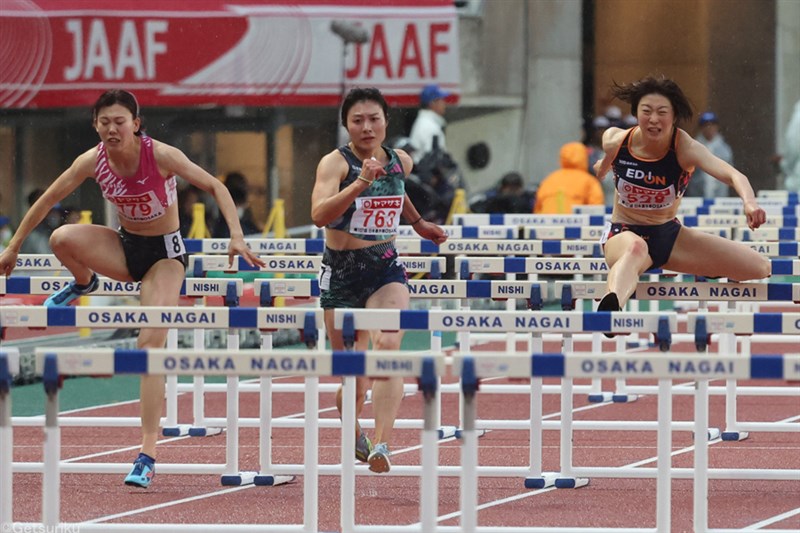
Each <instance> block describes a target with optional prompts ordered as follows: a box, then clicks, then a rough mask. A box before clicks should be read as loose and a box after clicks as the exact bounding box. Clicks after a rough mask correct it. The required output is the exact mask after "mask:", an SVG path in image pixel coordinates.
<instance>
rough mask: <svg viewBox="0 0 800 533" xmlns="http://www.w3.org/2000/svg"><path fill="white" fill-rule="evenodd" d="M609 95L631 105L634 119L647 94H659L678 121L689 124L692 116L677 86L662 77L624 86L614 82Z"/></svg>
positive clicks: (684, 96)
mask: <svg viewBox="0 0 800 533" xmlns="http://www.w3.org/2000/svg"><path fill="white" fill-rule="evenodd" d="M611 93H612V94H613V95H614V96H615V97H617V98H619V99H620V100H622V101H623V102H627V103H629V104H631V114H632V115H633V116H635V117H637V116H638V113H637V111H638V109H639V101H640V100H641V99H642V97H644V96H647V95H648V94H660V95H661V96H664V97H665V98H666V99H667V100H669V102H670V104H672V110H673V111H674V112H675V118H676V119H678V120H679V121H680V120H684V121H687V122H691V120H692V116H694V112H693V111H692V105H691V104H690V103H689V99H688V98H687V97H686V95H685V94H683V91H682V90H681V88H680V87H679V86H678V84H677V83H675V82H674V81H673V80H671V79H669V78H667V77H665V76H663V75H662V76H648V77H646V78H642V79H641V80H639V81H634V82H632V83H629V84H626V85H620V84H618V83H617V82H614V85H613V86H612V87H611Z"/></svg>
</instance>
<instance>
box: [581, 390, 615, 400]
mask: <svg viewBox="0 0 800 533" xmlns="http://www.w3.org/2000/svg"><path fill="white" fill-rule="evenodd" d="M613 397H614V394H613V393H611V392H600V393H598V394H595V393H592V394H590V395H589V396H587V400H588V401H589V402H591V403H605V402H610V401H611V399H612V398H613Z"/></svg>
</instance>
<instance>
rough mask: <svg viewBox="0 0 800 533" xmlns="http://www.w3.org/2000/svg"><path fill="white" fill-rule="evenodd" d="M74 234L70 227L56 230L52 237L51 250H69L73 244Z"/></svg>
mask: <svg viewBox="0 0 800 533" xmlns="http://www.w3.org/2000/svg"><path fill="white" fill-rule="evenodd" d="M72 234H73V231H72V228H71V227H69V225H67V226H61V227H60V228H56V229H55V230H54V231H53V233H52V234H51V235H50V249H51V250H53V252H58V251H61V250H66V249H68V248H69V247H70V246H71V245H72V243H73V238H72Z"/></svg>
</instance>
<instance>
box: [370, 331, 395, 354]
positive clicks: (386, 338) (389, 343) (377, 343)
mask: <svg viewBox="0 0 800 533" xmlns="http://www.w3.org/2000/svg"><path fill="white" fill-rule="evenodd" d="M372 347H373V349H375V350H399V349H400V337H399V336H398V335H397V334H392V333H384V334H382V335H377V336H376V338H375V339H373V341H372Z"/></svg>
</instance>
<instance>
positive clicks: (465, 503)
mask: <svg viewBox="0 0 800 533" xmlns="http://www.w3.org/2000/svg"><path fill="white" fill-rule="evenodd" d="M189 354H190V351H186V350H184V351H171V350H164V349H161V350H129V351H128V353H126V354H125V355H126V356H125V357H123V356H122V354H120V356H119V357H117V356H115V357H113V358H108V357H97V356H96V355H95V354H88V353H84V356H83V357H84V362H85V363H87V364H85V365H84V367H85V368H86V371H87V372H89V371H92V372H94V371H98V370H101V369H102V370H103V371H105V372H112V373H115V374H116V373H148V374H163V373H168V372H174V371H175V370H176V367H178V366H180V365H179V364H178V363H176V362H175V358H176V357H191V358H201V359H202V358H207V357H209V356H208V355H207V354H194V355H189ZM39 355H40V356H41V357H37V363H39V364H41V365H42V369H43V370H42V371H43V374H44V383H45V390H46V394H47V401H48V404H49V408H48V413H49V415H50V417H51V419H52V420H51V423H49V424H48V426H47V427H48V431H51V434H48V436H47V441H49V442H50V443H51V444H50V445H48V444H47V443H45V448H46V457H47V454H49V455H52V454H53V453H54V451H55V452H56V453H57V452H58V450H57V448H56V449H55V450H54V449H53V448H54V447H53V446H52V443H54V442H55V441H57V439H58V432H59V426H58V416H57V402H58V374H59V372H60V371H61V369H60V367H61V362H62V360H66V361H70V360H71V356H68V355H66V354H61V353H59V352H54V351H52V350H51V351H49V352H48V351H47V350H43V351H42V352H41V354H39ZM270 355H272V354H268V353H267V354H265V353H263V352H258V354H257V355H256V354H253V355H252V357H259V358H263V357H269V356H270ZM274 355H277V353H276V354H274ZM281 355H283V354H281ZM219 356H220V357H225V358H226V364H225V365H223V367H224V368H225V370H224V371H223V372H221V371H220V370H219V369H218V368H217V369H214V370H211V371H209V370H208V365H206V366H205V367H204V369H203V370H196V369H193V370H191V371H190V372H197V371H200V372H203V373H223V374H236V375H238V374H241V373H245V372H246V373H251V372H253V370H252V359H249V357H250V355H249V354H245V353H244V352H243V351H242V352H238V353H237V352H227V353H225V354H220V355H219ZM72 360H74V359H72ZM387 360H393V361H395V362H397V361H400V362H401V364H388V365H387V364H386V363H385V362H384V364H383V365H378V364H377V363H378V362H380V361H387ZM227 361H230V362H227ZM308 361H310V359H308ZM314 361H315V363H314V365H313V366H314V369H313V371H309V372H308V375H307V376H306V377H307V379H309V380H312V381H313V380H314V379H318V377H319V376H320V375H336V376H350V377H347V378H345V380H346V381H347V380H352V379H354V377H352V376H353V375H375V376H378V375H386V372H387V371H386V370H380V369H379V368H378V367H379V366H388V367H391V368H392V369H393V370H392V372H393V373H396V374H394V375H400V376H403V377H417V378H419V380H420V386H421V389H422V390H423V392H424V396H425V398H426V402H428V399H429V398H430V397H431V396H433V395H435V394H436V388H435V383H436V381H435V377H436V376H438V375H441V373H442V372H443V371H444V368H445V365H444V361H443V359H442V358H441V357H433V356H424V355H423V356H419V357H415V356H412V355H410V354H407V353H405V354H402V353H397V352H384V353H382V352H327V353H321V354H320V355H319V357H318V358H316V359H314ZM404 361H410V363H402V362H404ZM601 361H605V364H604V365H601ZM706 362H707V365H706V366H705V367H704V366H702V365H698V364H697V356H696V355H695V354H669V355H665V356H664V357H663V358H658V359H652V358H648V357H647V356H643V355H638V356H633V355H631V354H580V353H567V354H522V355H521V354H490V353H485V354H462V355H459V356H457V357H456V358H455V360H454V363H453V370H454V372H455V373H456V374H457V375H459V376H460V377H461V379H462V382H463V383H464V384H465V385H464V388H463V394H464V396H465V397H467V401H465V405H467V418H468V419H474V417H475V411H476V408H477V401H478V399H479V398H480V395H479V394H476V393H477V392H479V387H478V381H479V380H480V379H486V378H489V377H496V376H508V377H526V378H527V377H529V378H543V377H564V378H569V379H576V378H585V377H596V376H597V373H598V371H599V369H600V368H601V366H605V367H612V368H619V370H617V371H615V372H617V373H618V374H619V375H622V376H629V377H632V376H637V377H641V375H642V374H643V373H646V374H647V375H648V377H651V378H653V379H657V380H659V385H660V387H659V409H658V412H659V420H660V423H659V435H658V443H657V464H656V468H646V469H645V468H643V469H634V468H618V469H616V471H614V472H612V471H611V470H613V469H607V470H608V472H607V477H615V476H618V477H627V478H655V479H656V526H655V528H618V529H606V528H604V529H602V530H603V531H637V532H644V531H647V532H652V531H657V532H668V531H670V527H671V514H670V512H671V511H670V506H671V479H673V478H674V479H692V480H693V488H694V497H693V516H694V526H695V528H696V530H697V531H699V532H701V533H702V532H710V533H721V532H723V531H732V530H724V529H711V528H708V503H709V502H708V480H709V479H767V480H782V479H797V476H798V474H800V471H797V470H780V469H775V470H757V469H717V468H709V465H708V450H707V444H706V445H705V447H704V445H702V444H700V445H698V446H697V447H696V455H695V462H694V467H693V468H673V467H672V465H671V457H670V451H671V450H670V442H671V428H670V420H671V409H672V405H671V402H672V396H671V394H670V391H671V388H670V383H671V381H672V380H673V379H675V378H676V377H678V378H691V379H694V380H696V381H698V383H702V382H706V383H707V382H708V380H711V379H720V378H724V377H726V376H729V375H730V374H735V375H736V376H737V377H739V378H752V379H762V378H766V379H786V380H790V379H798V378H800V354H797V355H756V356H751V357H749V358H741V357H736V356H714V357H713V358H709V359H707V361H706ZM6 364H7V359H6V358H4V357H2V356H0V374H2V368H3V366H5V365H6ZM70 364H72V363H70ZM189 366H192V367H196V365H189ZM310 367H311V365H310V364H309V368H310ZM631 368H636V372H635V374H631V373H630V370H629V369H631ZM293 371H294V370H293ZM362 372H363V374H362ZM269 373H272V372H269ZM603 373H605V371H604V372H603ZM346 386H347V385H346ZM351 392H352V394H354V391H351ZM348 393H350V391H349V392H348ZM312 396H313V395H312ZM702 396H703V395H702V394H699V395H698V397H699V398H700V400H699V401H697V402H696V407H697V414H696V417H695V429H694V431H695V441H696V442H699V443H702V442H704V439H702V438H699V437H700V436H702V435H704V434H705V432H706V431H707V422H708V417H707V409H708V404H707V396H706V397H705V399H703V397H702ZM0 402H3V403H4V405H2V406H0V407H2V408H3V409H7V408H8V406H7V405H5V403H6V402H7V398H6V397H4V396H1V395H0ZM350 405H351V407H349V408H348V409H349V410H350V411H351V412H350V413H347V412H345V413H344V416H345V420H346V422H347V424H348V425H350V424H354V402H352V403H351V404H350ZM306 408H307V409H309V410H310V411H309V412H308V413H307V417H308V418H309V420H312V419H313V418H314V412H315V410H316V409H317V408H318V405H316V404H315V402H313V401H311V402H310V403H309V404H307V406H306ZM429 414H430V412H429V408H428V407H427V405H426V419H427V418H428V415H429ZM351 415H352V418H351ZM353 428H354V426H352V425H350V430H349V431H347V430H344V431H343V432H342V439H343V444H342V450H343V451H342V466H341V468H340V474H341V476H342V478H343V480H342V505H341V506H340V509H341V511H340V512H341V518H342V531H343V532H354V533H366V532H367V531H379V532H387V533H388V532H400V531H404V532H410V531H423V532H426V533H429V532H448V533H450V532H452V533H455V532H465V531H475V532H481V533H484V532H489V531H499V532H509V533H511V532H513V533H516V532H519V531H526V532H530V531H534V532H546V531H552V529H549V528H539V527H537V528H506V527H495V526H492V527H485V526H480V525H479V524H478V520H477V505H476V504H477V478H478V476H479V475H480V469H479V465H478V463H477V449H476V446H475V434H474V432H475V429H474V428H473V427H471V425H470V426H468V427H466V428H465V437H464V444H463V446H462V466H461V467H460V468H459V470H460V472H458V474H457V475H458V476H459V477H460V479H461V487H462V496H461V514H462V521H461V524H460V526H454V527H453V526H438V524H437V521H436V514H437V513H436V501H437V499H436V497H435V494H436V492H435V490H436V489H435V488H434V487H435V486H436V485H437V484H438V477H439V476H441V475H442V473H441V472H437V470H438V468H437V461H438V459H437V457H436V454H435V450H436V446H437V439H436V436H435V429H434V428H433V427H430V426H428V427H426V432H427V438H426V435H425V434H423V448H424V450H423V464H425V465H427V466H426V467H425V468H422V469H420V470H421V472H420V474H421V476H423V479H421V488H420V490H421V494H422V496H423V497H422V498H421V505H420V509H421V517H422V520H421V522H420V524H419V525H418V527H414V526H407V525H403V526H372V525H371V526H357V525H354V524H353V517H352V516H351V513H352V511H353V507H351V506H350V505H349V503H348V502H347V501H346V500H348V499H350V498H353V497H354V495H353V491H352V490H350V489H351V488H352V485H350V484H349V482H348V481H346V480H345V478H346V477H347V476H350V475H352V474H351V472H350V471H349V470H348V467H349V468H350V469H352V468H353V465H352V463H351V462H348V461H345V458H346V456H345V452H344V450H348V453H347V457H349V450H350V449H351V448H348V447H347V444H348V442H347V441H346V440H345V438H346V437H347V435H348V434H349V435H350V437H349V438H350V440H351V441H352V440H353V439H354V432H353V431H352V429H353ZM311 433H312V434H313V433H315V432H314V431H312V432H311ZM310 443H313V444H316V440H315V438H314V437H311V438H308V439H306V446H305V448H304V455H305V457H306V461H305V463H306V464H305V466H304V467H303V468H304V469H305V470H304V475H305V476H306V477H305V479H306V484H305V485H304V522H303V524H302V525H296V524H290V525H286V524H282V525H273V524H269V525H263V524H262V525H258V526H238V525H220V524H194V525H189V524H147V525H144V526H142V525H141V524H83V523H81V524H66V523H59V515H60V503H59V502H60V495H59V493H58V486H59V485H58V482H59V478H60V474H61V473H62V469H61V465H60V464H59V461H58V460H57V458H58V456H57V455H56V456H55V460H54V459H53V458H52V457H51V458H50V460H49V462H48V464H49V466H50V468H48V469H46V470H43V475H44V476H45V477H44V480H43V481H44V483H45V484H46V486H47V487H48V488H45V489H44V490H43V515H42V516H43V520H42V523H41V524H36V523H13V522H9V524H11V525H12V526H14V527H18V528H20V527H21V528H24V527H36V526H40V527H55V526H61V527H67V526H72V525H74V526H75V527H80V529H81V530H86V531H112V532H113V531H119V532H123V531H124V532H132V531H153V532H167V531H200V530H208V529H213V530H215V531H232V532H233V531H237V532H240V531H241V532H247V531H304V532H305V531H311V532H313V531H317V524H316V518H317V514H316V508H317V506H318V504H319V502H318V494H317V492H316V491H317V489H316V487H317V486H318V484H317V479H318V478H317V477H315V466H316V461H317V460H318V456H317V455H315V454H316V447H312V446H311V445H310ZM349 444H354V443H353V442H350V443H349ZM309 459H315V461H310V460H309ZM426 474H427V475H426ZM53 487H55V490H53ZM309 489H311V490H309ZM569 530H570V531H580V532H592V533H594V532H596V531H600V529H598V528H582V527H579V528H569ZM775 531H787V532H788V531H790V530H780V529H778V530H775Z"/></svg>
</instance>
